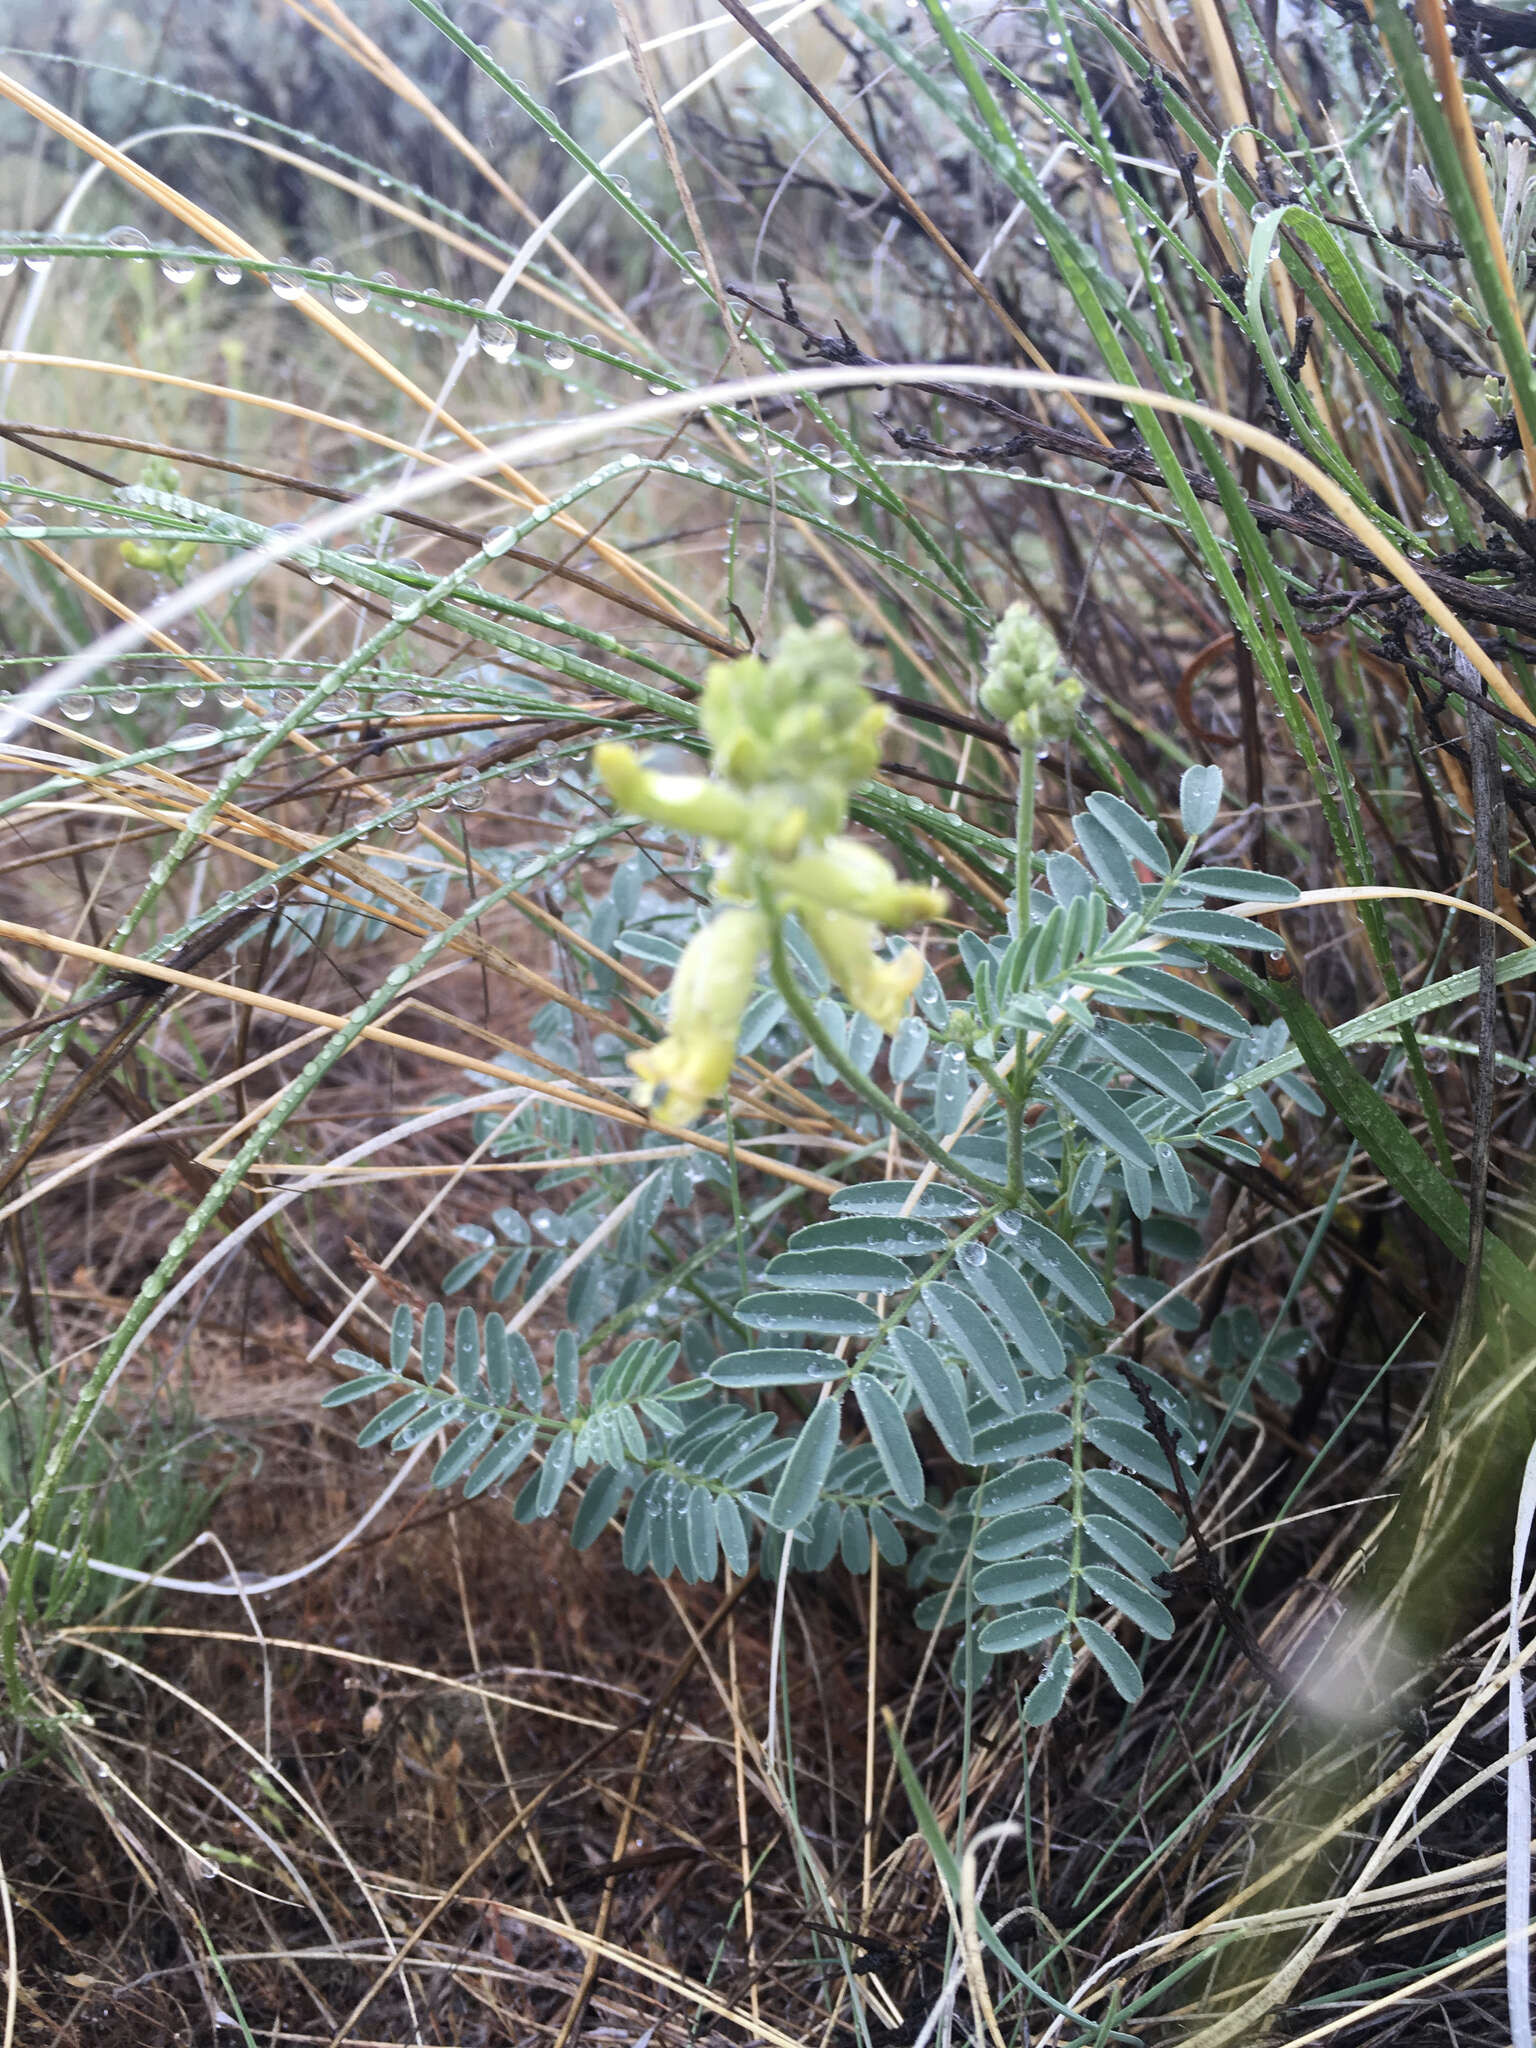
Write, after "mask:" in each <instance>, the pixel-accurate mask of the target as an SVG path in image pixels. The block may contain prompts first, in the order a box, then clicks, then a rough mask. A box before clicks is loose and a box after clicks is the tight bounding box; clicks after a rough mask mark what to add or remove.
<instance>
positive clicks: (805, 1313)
mask: <svg viewBox="0 0 1536 2048" xmlns="http://www.w3.org/2000/svg"><path fill="white" fill-rule="evenodd" d="M736 1317H737V1320H738V1321H739V1322H743V1323H745V1324H746V1326H747V1328H748V1329H749V1330H762V1331H763V1332H764V1333H765V1334H766V1335H768V1336H771V1337H779V1336H808V1337H873V1336H874V1335H875V1334H876V1332H877V1331H878V1330H879V1328H880V1318H879V1317H878V1316H877V1315H876V1314H875V1312H874V1310H873V1309H872V1308H870V1307H868V1306H867V1305H866V1304H865V1303H864V1302H862V1301H849V1300H848V1299H847V1298H846V1297H845V1296H843V1295H841V1294H831V1293H825V1294H823V1293H812V1292H810V1291H809V1290H804V1289H802V1290H800V1291H798V1292H786V1293H783V1294H748V1295H746V1296H744V1297H743V1299H742V1300H741V1301H739V1302H738V1303H737V1304H736Z"/></svg>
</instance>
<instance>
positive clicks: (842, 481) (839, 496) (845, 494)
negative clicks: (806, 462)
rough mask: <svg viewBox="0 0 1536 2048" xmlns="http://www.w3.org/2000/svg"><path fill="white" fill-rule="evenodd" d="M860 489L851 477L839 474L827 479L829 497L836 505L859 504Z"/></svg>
mask: <svg viewBox="0 0 1536 2048" xmlns="http://www.w3.org/2000/svg"><path fill="white" fill-rule="evenodd" d="M858 495H859V487H858V485H857V484H856V483H855V482H854V480H853V478H852V477H851V476H844V475H842V474H839V475H837V476H829V477H828V478H827V496H828V497H829V498H830V499H831V500H832V502H833V504H834V505H852V504H854V503H856V502H857V500H858Z"/></svg>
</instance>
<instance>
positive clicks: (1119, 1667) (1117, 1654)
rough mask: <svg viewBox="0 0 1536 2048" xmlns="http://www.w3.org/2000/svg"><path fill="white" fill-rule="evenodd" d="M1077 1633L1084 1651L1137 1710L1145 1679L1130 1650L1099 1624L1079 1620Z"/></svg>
mask: <svg viewBox="0 0 1536 2048" xmlns="http://www.w3.org/2000/svg"><path fill="white" fill-rule="evenodd" d="M1077 1632H1078V1634H1079V1635H1080V1636H1081V1637H1082V1639H1083V1645H1084V1648H1085V1649H1086V1650H1087V1651H1088V1653H1089V1655H1090V1656H1091V1657H1092V1658H1093V1660H1094V1662H1095V1663H1096V1664H1097V1665H1098V1666H1099V1668H1100V1669H1101V1670H1102V1671H1103V1673H1104V1675H1105V1677H1106V1678H1107V1679H1108V1680H1109V1682H1110V1684H1111V1685H1112V1686H1113V1687H1114V1688H1115V1691H1116V1692H1117V1693H1119V1695H1120V1697H1121V1699H1123V1700H1124V1701H1125V1703H1126V1705H1127V1706H1128V1707H1134V1706H1135V1704H1136V1702H1137V1701H1138V1700H1139V1699H1140V1698H1141V1692H1142V1680H1141V1673H1140V1671H1138V1670H1137V1668H1136V1659H1135V1658H1134V1657H1133V1656H1132V1655H1131V1653H1130V1651H1129V1650H1127V1649H1126V1648H1125V1647H1124V1646H1123V1645H1122V1644H1120V1643H1117V1642H1116V1641H1115V1639H1114V1637H1113V1636H1112V1635H1111V1634H1110V1632H1109V1630H1108V1629H1107V1628H1102V1627H1101V1626H1100V1625H1099V1623H1098V1622H1096V1621H1079V1622H1078V1624H1077Z"/></svg>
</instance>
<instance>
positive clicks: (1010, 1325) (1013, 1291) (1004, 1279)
mask: <svg viewBox="0 0 1536 2048" xmlns="http://www.w3.org/2000/svg"><path fill="white" fill-rule="evenodd" d="M965 1276H966V1279H967V1280H968V1281H969V1282H970V1284H971V1286H972V1287H974V1288H975V1290H976V1292H977V1293H978V1294H979V1295H980V1296H981V1298H982V1300H983V1301H984V1302H985V1303H986V1304H987V1306H988V1308H990V1309H991V1311H992V1313H993V1314H994V1315H995V1316H996V1317H997V1319H998V1321H999V1322H1000V1323H1001V1324H1002V1326H1003V1329H1004V1330H1005V1331H1006V1332H1007V1334H1008V1336H1009V1337H1010V1338H1011V1339H1012V1340H1013V1342H1014V1344H1015V1345H1016V1346H1017V1347H1018V1350H1019V1352H1020V1355H1021V1356H1022V1357H1023V1358H1024V1360H1025V1362H1026V1363H1027V1364H1028V1365H1030V1366H1032V1367H1033V1369H1034V1370H1035V1371H1036V1372H1038V1373H1040V1374H1041V1375H1042V1376H1043V1377H1044V1378H1046V1379H1051V1380H1055V1379H1060V1377H1061V1375H1062V1374H1063V1373H1064V1372H1065V1371H1066V1369H1067V1354H1066V1350H1065V1348H1064V1346H1063V1345H1062V1341H1061V1339H1060V1337H1058V1336H1057V1334H1056V1332H1055V1330H1053V1329H1052V1327H1051V1325H1050V1322H1049V1321H1048V1320H1047V1317H1046V1313H1045V1310H1044V1309H1043V1308H1042V1307H1041V1306H1040V1303H1039V1301H1038V1300H1037V1299H1036V1296H1035V1291H1034V1289H1033V1288H1032V1287H1031V1286H1030V1284H1029V1282H1028V1281H1027V1280H1026V1279H1025V1278H1024V1275H1023V1274H1022V1273H1020V1272H1018V1271H1017V1270H1016V1269H1015V1268H1014V1267H1012V1266H1010V1265H1009V1264H1008V1262H1007V1260H1006V1259H1004V1258H1001V1257H1000V1256H999V1255H998V1254H997V1253H996V1252H995V1251H989V1252H983V1254H982V1256H981V1257H980V1258H979V1259H976V1260H974V1261H973V1262H972V1263H971V1264H970V1265H969V1266H967V1267H966V1269H965Z"/></svg>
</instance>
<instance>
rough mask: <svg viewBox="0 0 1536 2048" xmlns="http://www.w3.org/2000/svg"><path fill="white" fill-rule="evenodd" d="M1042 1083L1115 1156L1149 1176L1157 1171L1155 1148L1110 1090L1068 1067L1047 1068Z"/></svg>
mask: <svg viewBox="0 0 1536 2048" xmlns="http://www.w3.org/2000/svg"><path fill="white" fill-rule="evenodd" d="M1041 1080H1042V1083H1043V1084H1044V1086H1045V1088H1046V1091H1047V1093H1048V1094H1050V1095H1052V1096H1053V1097H1054V1098H1055V1100H1056V1101H1057V1102H1058V1103H1059V1104H1060V1106H1061V1107H1062V1108H1063V1109H1065V1110H1067V1111H1068V1112H1069V1113H1070V1114H1071V1115H1072V1116H1075V1117H1076V1118H1077V1120H1078V1122H1079V1123H1080V1124H1081V1125H1082V1126H1083V1128H1084V1129H1085V1130H1087V1131H1090V1132H1091V1133H1092V1134H1093V1136H1094V1137H1095V1138H1097V1139H1098V1140H1099V1142H1100V1143H1101V1144H1103V1145H1107V1146H1108V1147H1109V1150H1110V1152H1111V1154H1114V1153H1119V1154H1120V1156H1121V1158H1122V1160H1125V1159H1129V1160H1131V1161H1133V1162H1134V1163H1135V1164H1136V1165H1138V1166H1140V1167H1143V1168H1144V1169H1145V1170H1146V1171H1147V1172H1148V1173H1151V1172H1152V1171H1154V1169H1155V1168H1156V1166H1157V1160H1156V1158H1155V1156H1154V1154H1153V1151H1152V1147H1151V1146H1150V1145H1149V1144H1148V1143H1147V1140H1146V1139H1145V1137H1143V1135H1142V1133H1141V1131H1140V1130H1139V1129H1138V1128H1137V1126H1136V1125H1135V1124H1133V1123H1132V1122H1131V1119H1130V1118H1129V1117H1128V1116H1127V1115H1126V1113H1125V1111H1124V1110H1123V1109H1122V1108H1121V1107H1120V1105H1119V1103H1118V1102H1116V1101H1115V1099H1114V1097H1113V1096H1112V1095H1111V1094H1110V1093H1109V1090H1108V1089H1107V1088H1101V1087H1100V1086H1099V1084H1098V1082H1097V1081H1090V1080H1089V1079H1088V1077H1087V1076H1086V1075H1085V1074H1074V1073H1073V1072H1071V1070H1070V1069H1068V1068H1066V1067H1047V1068H1046V1070H1045V1072H1044V1074H1043V1075H1042V1076H1041Z"/></svg>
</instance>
